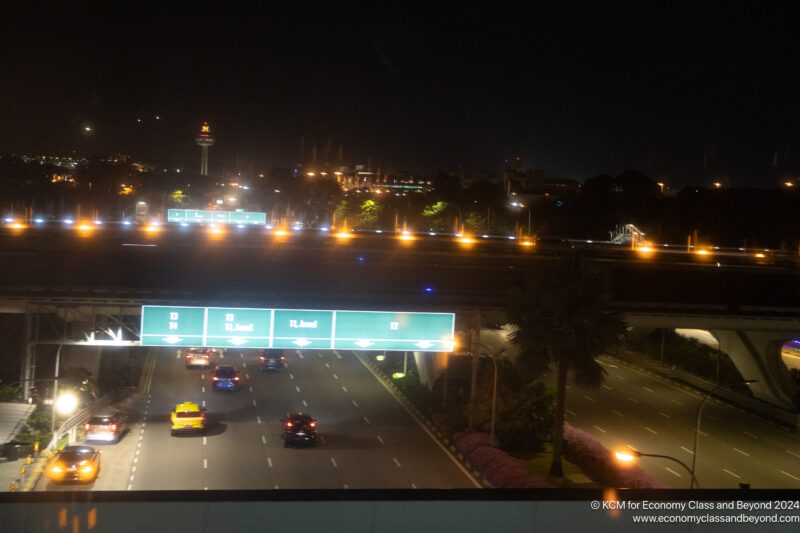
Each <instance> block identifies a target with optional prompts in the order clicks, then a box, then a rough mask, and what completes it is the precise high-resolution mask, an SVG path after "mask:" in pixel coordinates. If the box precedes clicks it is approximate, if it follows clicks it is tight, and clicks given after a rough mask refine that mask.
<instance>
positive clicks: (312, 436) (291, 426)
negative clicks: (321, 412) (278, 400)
mask: <svg viewBox="0 0 800 533" xmlns="http://www.w3.org/2000/svg"><path fill="white" fill-rule="evenodd" d="M281 423H282V424H283V447H284V448H286V447H288V446H289V445H291V444H295V443H302V444H309V445H311V446H314V444H315V443H316V442H317V421H316V420H314V419H313V418H311V415H307V414H305V413H294V414H291V415H289V416H287V417H284V418H282V419H281Z"/></svg>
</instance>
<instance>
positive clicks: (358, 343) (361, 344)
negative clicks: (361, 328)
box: [356, 339, 375, 348]
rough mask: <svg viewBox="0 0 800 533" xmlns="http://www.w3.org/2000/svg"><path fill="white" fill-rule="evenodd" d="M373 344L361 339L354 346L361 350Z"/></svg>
mask: <svg viewBox="0 0 800 533" xmlns="http://www.w3.org/2000/svg"><path fill="white" fill-rule="evenodd" d="M373 344H375V343H374V342H372V341H369V340H367V339H361V340H360V341H356V346H361V347H362V348H366V347H367V346H372V345H373Z"/></svg>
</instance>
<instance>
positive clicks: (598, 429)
mask: <svg viewBox="0 0 800 533" xmlns="http://www.w3.org/2000/svg"><path fill="white" fill-rule="evenodd" d="M593 427H594V429H596V430H597V431H599V432H600V433H608V432H607V431H606V430H605V429H603V428H601V427H600V426H593Z"/></svg>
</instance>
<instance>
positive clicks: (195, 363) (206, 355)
mask: <svg viewBox="0 0 800 533" xmlns="http://www.w3.org/2000/svg"><path fill="white" fill-rule="evenodd" d="M211 354H212V351H211V350H210V349H208V348H189V351H188V352H186V356H185V358H186V368H198V367H199V368H209V367H211Z"/></svg>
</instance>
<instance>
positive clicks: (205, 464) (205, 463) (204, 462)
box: [203, 459, 208, 468]
mask: <svg viewBox="0 0 800 533" xmlns="http://www.w3.org/2000/svg"><path fill="white" fill-rule="evenodd" d="M203 468H208V459H203Z"/></svg>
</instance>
